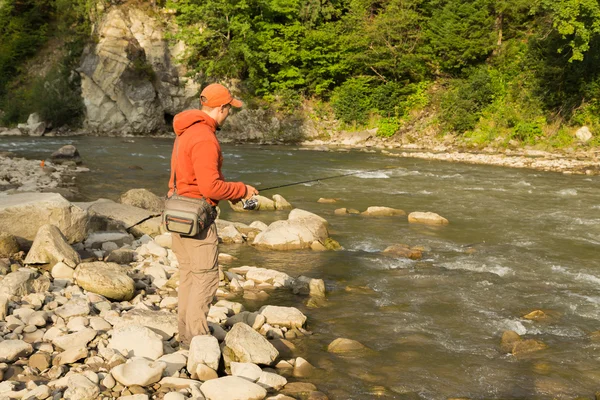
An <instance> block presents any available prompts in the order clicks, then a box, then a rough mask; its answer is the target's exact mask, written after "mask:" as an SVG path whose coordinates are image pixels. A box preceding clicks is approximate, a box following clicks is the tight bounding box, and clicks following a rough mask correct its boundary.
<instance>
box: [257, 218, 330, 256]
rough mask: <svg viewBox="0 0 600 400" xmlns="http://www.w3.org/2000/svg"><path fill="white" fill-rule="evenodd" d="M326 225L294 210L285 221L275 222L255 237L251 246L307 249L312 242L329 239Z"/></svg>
mask: <svg viewBox="0 0 600 400" xmlns="http://www.w3.org/2000/svg"><path fill="white" fill-rule="evenodd" d="M327 225H328V224H327V221H326V220H325V219H323V218H321V217H319V216H318V215H316V214H312V213H309V212H308V211H304V210H299V209H294V210H292V211H291V212H290V215H289V217H288V219H287V220H280V221H275V222H273V223H272V224H271V225H269V227H268V228H267V229H266V230H265V231H263V232H261V233H259V234H258V235H256V238H255V239H254V241H253V244H254V246H256V247H258V248H264V249H269V250H298V249H307V248H310V245H311V244H312V242H314V241H325V240H326V239H327V238H328V237H329V232H328V230H327Z"/></svg>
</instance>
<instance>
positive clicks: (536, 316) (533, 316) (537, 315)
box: [523, 310, 548, 321]
mask: <svg viewBox="0 0 600 400" xmlns="http://www.w3.org/2000/svg"><path fill="white" fill-rule="evenodd" d="M523 318H525V319H529V320H532V321H543V320H546V319H548V315H547V314H546V313H545V312H543V311H542V310H535V311H532V312H530V313H528V314H526V315H524V316H523Z"/></svg>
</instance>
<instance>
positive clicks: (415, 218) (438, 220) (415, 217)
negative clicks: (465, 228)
mask: <svg viewBox="0 0 600 400" xmlns="http://www.w3.org/2000/svg"><path fill="white" fill-rule="evenodd" d="M408 222H409V223H412V224H415V223H416V224H427V225H448V220H447V219H446V218H444V217H442V216H441V215H438V214H436V213H432V212H420V211H415V212H412V213H410V214H409V215H408Z"/></svg>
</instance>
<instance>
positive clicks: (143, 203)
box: [120, 189, 165, 213]
mask: <svg viewBox="0 0 600 400" xmlns="http://www.w3.org/2000/svg"><path fill="white" fill-rule="evenodd" d="M120 202H121V204H127V205H130V206H134V207H138V208H143V209H144V210H148V211H153V212H157V213H160V212H162V210H163V209H164V207H165V201H164V200H163V199H161V198H160V197H158V196H157V195H155V194H154V193H152V192H151V191H149V190H147V189H131V190H128V191H127V192H125V193H123V194H122V195H121V199H120Z"/></svg>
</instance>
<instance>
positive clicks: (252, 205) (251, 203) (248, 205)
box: [243, 166, 395, 210]
mask: <svg viewBox="0 0 600 400" xmlns="http://www.w3.org/2000/svg"><path fill="white" fill-rule="evenodd" d="M391 168H395V167H394V166H387V167H384V168H377V169H369V170H366V171H358V172H350V173H348V174H341V175H333V176H326V177H323V178H316V179H309V180H306V181H300V182H292V183H286V184H283V185H278V186H271V187H267V188H257V189H256V190H258V191H259V192H266V191H267V190H273V189H279V188H283V187H288V186H296V185H302V184H303V183H311V182H320V181H324V180H327V179H334V178H342V177H344V176H351V175H358V174H365V173H369V172H377V171H382V170H385V169H391ZM257 206H258V200H257V199H255V198H251V199H248V200H246V201H245V202H244V205H243V207H244V210H254V209H256V207H257Z"/></svg>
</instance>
